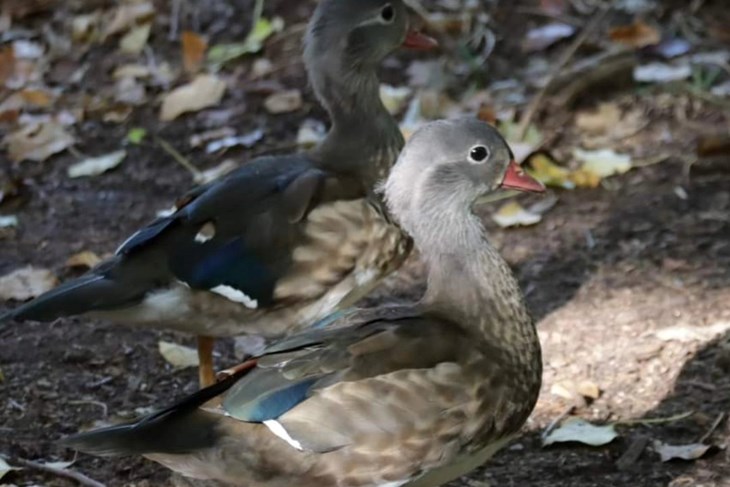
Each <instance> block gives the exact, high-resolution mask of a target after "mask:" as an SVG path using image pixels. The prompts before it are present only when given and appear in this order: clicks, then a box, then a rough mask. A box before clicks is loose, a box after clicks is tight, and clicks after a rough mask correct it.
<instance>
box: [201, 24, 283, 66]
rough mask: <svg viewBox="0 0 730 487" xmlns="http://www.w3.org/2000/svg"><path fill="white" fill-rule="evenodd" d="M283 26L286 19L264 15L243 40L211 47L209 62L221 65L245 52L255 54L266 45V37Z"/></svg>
mask: <svg viewBox="0 0 730 487" xmlns="http://www.w3.org/2000/svg"><path fill="white" fill-rule="evenodd" d="M283 28H284V20H283V19H282V18H281V17H274V18H273V19H271V20H269V19H266V18H263V17H262V18H260V19H259V20H258V21H257V22H256V23H255V24H254V26H253V29H251V32H249V33H248V36H246V39H245V40H244V41H243V42H233V43H228V44H216V45H215V46H213V47H211V48H210V50H209V51H208V62H210V63H211V64H216V65H221V64H225V63H227V62H228V61H231V60H232V59H236V58H238V57H241V56H243V55H244V54H255V53H257V52H259V51H260V50H261V49H262V48H263V47H264V41H265V40H266V39H268V38H269V37H270V36H271V35H272V34H274V33H276V32H280V31H281V30H282V29H283Z"/></svg>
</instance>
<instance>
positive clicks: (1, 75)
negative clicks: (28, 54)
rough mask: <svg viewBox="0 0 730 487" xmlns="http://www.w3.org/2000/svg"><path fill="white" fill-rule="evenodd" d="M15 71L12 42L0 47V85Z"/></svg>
mask: <svg viewBox="0 0 730 487" xmlns="http://www.w3.org/2000/svg"><path fill="white" fill-rule="evenodd" d="M14 72H15V50H14V49H13V46H12V44H8V45H5V46H3V47H0V86H4V85H5V82H6V81H7V80H8V79H10V77H11V76H12V75H13V73H14Z"/></svg>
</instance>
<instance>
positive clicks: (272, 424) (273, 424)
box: [264, 419, 303, 450]
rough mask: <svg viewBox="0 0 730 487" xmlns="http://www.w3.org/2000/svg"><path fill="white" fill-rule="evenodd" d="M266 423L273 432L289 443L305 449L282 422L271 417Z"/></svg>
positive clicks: (299, 448) (298, 448)
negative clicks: (290, 434)
mask: <svg viewBox="0 0 730 487" xmlns="http://www.w3.org/2000/svg"><path fill="white" fill-rule="evenodd" d="M264 424H265V425H266V427H267V428H269V430H270V431H271V432H272V433H274V434H275V435H276V436H278V437H279V438H281V439H282V440H284V441H286V442H287V443H289V445H291V446H292V447H294V448H296V449H297V450H303V448H302V444H301V443H299V442H298V441H297V440H295V439H294V438H292V437H291V436H289V433H288V432H287V431H286V430H285V429H284V427H283V426H282V425H281V423H280V422H278V421H276V420H275V419H269V420H266V421H264Z"/></svg>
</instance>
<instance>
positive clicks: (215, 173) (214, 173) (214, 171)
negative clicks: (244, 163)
mask: <svg viewBox="0 0 730 487" xmlns="http://www.w3.org/2000/svg"><path fill="white" fill-rule="evenodd" d="M237 167H238V164H236V161H234V160H233V159H226V160H224V161H223V162H221V163H220V164H218V165H217V166H215V167H213V168H210V169H207V170H205V171H203V172H201V173H199V174H197V175H196V176H195V178H194V179H195V183H196V184H207V183H209V182H211V181H215V180H216V179H218V178H220V177H221V176H225V175H226V174H228V173H229V172H231V171H233V170H234V169H236V168H237Z"/></svg>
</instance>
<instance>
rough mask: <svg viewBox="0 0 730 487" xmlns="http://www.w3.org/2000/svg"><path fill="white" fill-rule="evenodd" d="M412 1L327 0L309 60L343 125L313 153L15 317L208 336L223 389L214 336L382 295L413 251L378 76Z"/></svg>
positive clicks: (189, 214) (408, 35)
mask: <svg viewBox="0 0 730 487" xmlns="http://www.w3.org/2000/svg"><path fill="white" fill-rule="evenodd" d="M406 15H407V14H406V10H405V7H404V5H403V2H402V1H401V0H387V1H386V0H321V1H320V3H319V5H318V6H317V9H316V11H315V13H314V15H313V17H312V19H311V21H310V23H309V28H308V33H307V36H306V41H305V42H306V47H305V52H304V61H305V65H306V67H307V72H308V74H309V77H310V80H311V83H312V86H313V88H314V91H315V93H316V95H317V96H318V98H319V99H320V100H321V101H322V103H323V104H324V106H325V107H326V109H327V110H328V112H329V113H330V116H331V118H332V128H331V130H330V132H329V133H328V135H327V137H326V138H325V139H324V141H323V142H322V144H321V145H319V146H318V147H316V148H315V149H314V150H312V151H311V152H307V153H302V154H295V155H285V156H276V157H264V158H259V159H256V160H254V161H252V162H250V163H248V164H246V165H245V166H244V167H242V168H240V169H239V170H237V171H235V172H233V173H231V174H230V175H228V176H227V177H225V178H224V179H222V180H220V181H217V182H214V183H212V184H209V185H207V186H203V187H200V188H198V189H196V190H194V191H192V192H190V193H189V194H187V195H185V196H184V197H183V198H182V199H181V200H180V201H179V202H178V204H177V205H176V211H175V212H174V213H173V214H172V215H170V216H167V217H164V218H159V219H157V220H155V221H154V222H152V223H151V224H150V225H149V226H147V227H145V228H143V229H141V230H140V231H138V232H137V233H135V234H134V235H132V237H130V238H129V239H128V240H127V241H126V242H124V243H123V244H122V246H121V247H120V248H119V249H118V250H117V252H116V255H115V256H114V257H113V258H112V259H110V260H108V261H106V262H104V263H102V264H101V265H99V266H98V267H96V268H95V269H92V270H91V271H90V272H89V273H88V274H86V275H84V276H82V277H80V278H79V279H75V280H73V281H70V282H67V283H64V284H63V285H61V286H59V287H58V288H56V289H54V290H52V291H50V292H48V293H46V294H43V295H41V296H40V297H38V298H36V299H34V300H33V301H30V302H29V303H26V304H24V305H22V306H20V307H18V308H17V309H14V310H12V311H10V312H9V313H7V314H6V315H4V316H0V322H2V321H4V320H8V319H15V320H40V321H49V320H54V319H56V318H58V317H61V316H71V315H79V314H87V315H91V316H95V317H101V318H105V319H112V320H114V321H118V322H122V323H126V324H137V325H144V326H152V327H165V328H170V329H173V330H178V331H184V332H190V333H194V334H196V335H199V337H200V338H199V354H200V362H201V369H200V375H201V379H200V380H201V383H202V384H203V385H206V384H211V383H212V382H213V381H214V376H213V365H212V347H213V341H212V338H210V337H221V336H234V335H240V334H244V333H251V334H258V335H263V336H269V337H275V336H279V335H282V334H284V333H285V332H288V331H291V330H292V329H296V328H297V327H305V326H308V325H310V324H311V323H313V322H314V321H316V320H318V319H320V318H323V317H324V316H326V315H328V314H329V313H331V312H332V311H334V310H335V309H336V308H337V307H338V306H343V307H345V306H348V305H350V304H352V303H353V302H354V301H356V300H357V299H358V298H360V297H361V296H363V295H364V294H366V293H367V292H369V290H370V289H372V288H373V287H374V286H375V285H376V284H377V282H378V281H379V280H380V279H381V278H383V277H384V276H385V275H387V274H388V273H390V272H391V271H393V270H394V269H396V268H397V267H399V266H400V264H401V263H402V262H403V260H404V259H405V257H406V256H407V255H408V253H409V251H410V248H411V243H410V241H409V239H408V238H407V236H406V235H405V234H404V233H403V232H402V231H401V230H400V229H399V228H398V227H397V226H396V225H393V224H392V223H391V221H390V220H389V218H388V217H387V216H386V214H385V212H384V211H383V209H382V204H381V202H380V201H379V199H378V198H376V197H374V195H373V189H374V187H375V184H376V182H377V181H379V180H380V179H382V178H383V177H384V176H386V175H387V174H388V171H389V170H390V168H391V166H392V165H393V163H394V162H395V160H396V158H397V156H398V153H399V151H400V149H401V148H402V146H403V137H402V135H401V133H400V130H399V128H398V125H397V124H396V122H395V120H393V118H392V117H391V116H390V115H389V114H388V112H387V111H386V109H385V108H384V106H383V104H382V103H381V101H380V98H379V82H378V79H377V76H376V69H377V68H378V66H379V64H380V63H381V61H382V60H383V58H384V57H385V56H386V55H388V54H389V53H390V52H391V51H393V50H394V49H396V48H397V47H398V46H399V45H405V46H407V47H414V48H428V47H432V46H433V41H432V40H430V39H429V38H427V37H425V36H422V35H420V34H418V33H415V32H407V18H406Z"/></svg>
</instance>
